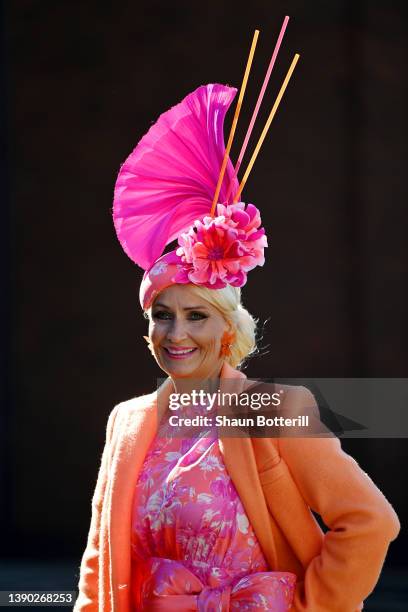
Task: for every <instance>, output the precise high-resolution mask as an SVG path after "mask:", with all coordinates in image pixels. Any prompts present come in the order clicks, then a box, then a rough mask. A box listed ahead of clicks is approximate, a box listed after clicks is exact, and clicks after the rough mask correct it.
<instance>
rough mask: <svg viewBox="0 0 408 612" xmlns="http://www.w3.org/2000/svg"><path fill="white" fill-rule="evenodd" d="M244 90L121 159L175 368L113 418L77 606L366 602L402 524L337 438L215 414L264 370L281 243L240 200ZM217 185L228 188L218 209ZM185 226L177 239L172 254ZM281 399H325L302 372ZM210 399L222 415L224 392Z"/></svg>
mask: <svg viewBox="0 0 408 612" xmlns="http://www.w3.org/2000/svg"><path fill="white" fill-rule="evenodd" d="M234 95H235V90H233V89H232V88H229V87H225V86H222V85H207V86H203V87H200V88H199V89H197V90H196V91H195V92H193V93H192V94H190V95H189V96H187V98H185V100H183V101H182V102H181V103H180V104H179V105H177V106H176V107H174V108H172V109H171V110H170V111H168V112H167V113H165V114H164V115H162V116H161V117H160V118H159V120H158V121H157V123H156V124H155V125H153V126H152V128H151V129H150V130H149V132H148V133H147V134H146V135H145V136H144V138H143V139H142V140H141V141H140V143H139V144H138V146H137V147H136V148H135V150H134V151H133V152H132V154H131V155H130V156H129V158H128V160H126V162H125V163H124V164H123V165H122V167H121V170H120V173H119V177H118V181H117V183H116V189H115V201H114V221H115V227H116V231H117V234H118V238H119V240H120V242H121V244H122V247H123V248H124V250H125V252H126V253H127V254H128V255H129V256H130V257H131V258H132V260H133V261H135V262H136V263H137V264H138V265H140V266H141V267H142V268H143V269H145V274H144V276H143V280H142V283H141V287H140V302H141V306H142V309H143V311H144V313H145V315H146V316H147V317H148V319H149V335H148V338H147V339H148V343H149V348H150V350H151V352H152V354H153V356H154V358H155V360H156V362H157V364H158V365H159V366H160V368H161V369H162V370H163V371H164V372H165V373H166V374H167V378H166V380H165V381H164V383H163V384H162V385H161V386H160V387H159V389H158V390H157V391H156V392H153V393H151V394H149V395H145V396H140V397H136V398H133V399H131V400H129V401H126V402H122V403H121V404H119V405H117V406H116V407H115V408H114V409H113V411H112V413H111V415H110V417H109V420H108V425H107V435H106V443H105V447H104V451H103V455H102V461H101V467H100V470H99V475H98V480H97V484H96V489H95V493H94V496H93V500H92V520H91V526H90V531H89V536H88V542H87V546H86V549H85V552H84V555H83V558H82V563H81V570H80V579H79V597H78V599H77V601H76V604H75V607H74V611H75V612H80V611H81V612H82V611H85V610H99V611H103V612H109V611H111V610H112V611H115V612H129V611H131V610H163V611H164V610H173V611H177V612H185V611H187V610H200V611H210V610H222V611H225V610H229V609H231V610H233V609H237V610H252V609H264V610H273V611H275V612H284V611H286V610H291V611H292V612H301V611H302V612H323V611H324V612H328V611H330V612H355V611H357V610H361V609H362V606H363V604H362V602H363V600H364V598H365V597H367V595H368V594H369V593H370V592H371V591H372V589H373V588H374V586H375V584H376V582H377V580H378V577H379V574H380V571H381V567H382V564H383V562H384V559H385V555H386V552H387V548H388V545H389V543H390V542H391V541H392V540H393V539H394V538H395V537H396V536H397V533H398V531H399V522H398V518H397V516H396V514H395V512H394V510H393V509H392V507H391V505H390V504H389V503H388V502H387V500H386V499H385V498H384V496H383V495H382V493H381V492H380V491H379V490H378V488H377V487H376V486H375V485H374V484H373V482H372V481H371V480H370V479H369V477H368V476H367V475H366V474H365V473H364V472H363V471H362V470H361V469H360V467H359V466H358V464H357V463H356V462H355V461H354V460H353V459H352V458H351V457H349V456H348V455H346V454H345V453H344V452H343V451H342V450H341V447H340V443H339V440H338V439H336V438H334V437H333V436H327V437H321V436H320V437H301V436H299V435H291V436H281V437H279V438H276V437H251V436H248V435H242V430H241V431H240V432H239V431H237V430H235V429H232V430H230V431H229V432H228V431H226V429H228V428H227V427H225V428H221V429H219V428H218V427H217V426H216V425H214V420H213V421H211V419H208V420H207V421H205V420H204V419H205V417H206V416H207V417H208V414H209V412H210V411H209V408H210V407H211V406H210V404H211V401H210V398H211V397H214V394H215V395H216V394H217V391H218V390H220V391H222V392H224V391H226V392H231V391H234V392H236V393H237V395H238V396H239V397H241V395H242V394H245V393H249V394H250V393H252V392H253V391H254V390H255V388H256V386H257V383H256V382H254V381H251V380H248V379H247V377H246V376H245V374H244V373H243V372H241V371H240V370H239V369H238V368H239V366H240V365H241V364H242V363H243V361H244V360H245V359H246V357H248V356H249V355H250V354H251V353H252V352H253V351H254V350H255V348H256V346H255V322H254V320H253V318H252V317H251V315H250V314H249V313H248V312H247V311H246V310H245V309H244V307H243V306H242V304H241V293H240V287H242V286H243V285H244V284H245V282H246V280H247V272H248V271H249V270H251V269H252V268H254V267H255V266H256V265H262V264H263V262H264V258H263V253H264V248H265V247H266V246H267V243H266V237H265V232H264V230H263V228H262V227H260V225H261V220H260V215H259V211H258V210H257V209H256V208H255V207H254V206H253V205H251V204H248V205H245V204H244V203H243V202H237V203H234V201H233V199H234V195H235V194H236V193H237V192H238V187H239V186H238V183H237V180H236V177H235V175H234V172H233V169H232V165H231V164H230V162H229V160H228V159H227V157H228V154H227V152H226V151H225V148H224V144H223V138H222V128H223V120H224V115H225V112H226V110H227V109H228V106H229V105H230V103H231V101H232V99H233V97H234ZM223 159H224V160H227V161H228V163H226V164H222V160H223ZM220 167H222V168H224V171H225V176H223V174H222V172H221V175H220V176H219V168H220ZM217 184H218V185H220V189H219V190H218V188H216V185H217ZM217 191H218V194H217ZM214 193H216V194H217V199H214V201H220V202H224V204H217V206H216V208H215V210H213V207H211V202H212V200H213V196H214ZM218 196H219V200H218ZM210 209H211V214H210V215H209V214H208V213H209V211H210ZM200 217H201V220H200ZM197 219H198V220H197ZM176 237H178V248H177V249H176V250H174V251H170V252H169V253H166V254H165V255H161V253H162V252H163V250H164V248H165V246H166V245H167V244H169V243H170V242H171V241H172V240H174V239H175V238H176ZM194 391H203V392H204V393H205V394H206V395H204V394H203V395H200V401H199V402H198V404H197V405H194V407H193V414H195V415H196V416H197V417H202V421H200V423H202V426H200V427H195V426H193V425H192V422H191V421H190V423H188V422H185V423H183V425H181V426H180V427H179V426H178V425H177V426H176V427H174V426H173V425H172V424H171V423H172V421H173V420H174V419H171V417H172V416H176V415H175V413H176V411H175V410H173V404H172V402H173V399H174V397H175V394H176V397H178V398H179V399H180V401H181V397H182V396H181V395H180V394H183V393H184V394H189V397H190V401H189V402H188V401H187V402H186V403H190V404H193V403H194V402H193V401H192V398H193V392H194ZM279 403H280V405H279V411H284V412H281V413H282V414H286V415H288V414H289V415H294V416H296V415H301V414H305V413H307V414H310V415H311V416H312V417H313V416H316V415H317V414H318V411H317V408H316V404H315V402H314V398H313V396H312V395H311V393H310V392H309V391H308V390H307V389H305V388H303V387H285V388H283V389H282V397H281V399H280V400H279ZM212 408H213V414H218V411H219V409H220V408H221V407H220V405H219V401H218V400H217V401H215V402H214V403H213V407H212ZM214 411H215V412H214ZM177 413H178V416H180V417H182V416H183V415H184V414H185V408H184V407H183V406H182V407H181V409H179V410H177ZM175 420H176V421H177V422H178V423H180V422H179V421H178V419H177V418H176V419H175ZM311 510H313V511H314V512H316V513H318V514H319V515H320V516H321V518H322V520H323V522H324V523H325V525H326V526H327V528H328V531H327V532H326V533H325V534H323V532H322V530H321V529H320V527H319V525H318V523H317V522H316V520H315V519H314V517H313V514H312V512H311Z"/></svg>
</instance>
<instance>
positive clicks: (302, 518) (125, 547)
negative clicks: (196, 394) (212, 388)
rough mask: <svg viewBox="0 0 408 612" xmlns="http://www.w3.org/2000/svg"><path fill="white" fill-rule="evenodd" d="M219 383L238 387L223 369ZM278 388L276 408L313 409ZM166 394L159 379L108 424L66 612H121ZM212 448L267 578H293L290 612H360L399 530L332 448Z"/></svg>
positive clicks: (281, 443)
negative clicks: (280, 404) (141, 478)
mask: <svg viewBox="0 0 408 612" xmlns="http://www.w3.org/2000/svg"><path fill="white" fill-rule="evenodd" d="M226 377H227V378H228V379H240V384H241V383H243V381H245V379H246V376H245V374H243V373H242V372H239V371H238V370H235V369H233V368H231V367H230V366H229V365H228V364H227V363H225V364H224V367H223V369H222V372H221V379H223V378H226ZM287 389H288V392H287V393H286V399H285V404H287V403H289V404H290V407H291V410H292V409H293V410H294V411H295V412H298V413H302V410H303V408H304V407H305V406H310V404H311V401H312V402H314V398H313V396H312V394H311V393H310V392H309V391H308V390H307V389H305V388H304V387H287ZM172 391H174V389H173V385H172V383H171V380H170V379H169V378H168V379H167V380H166V381H165V383H164V384H163V385H162V387H160V389H159V390H158V392H154V393H151V394H149V395H145V396H141V397H137V398H134V399H131V400H129V401H126V402H122V403H121V404H118V405H117V406H115V408H114V409H113V410H112V412H111V414H110V416H109V419H108V424H107V434H106V444H105V447H104V450H103V454H102V460H101V465H100V469H99V474H98V479H97V483H96V488H95V492H94V495H93V499H92V519H91V525H90V530H89V535H88V541H87V546H86V549H85V551H84V554H83V557H82V562H81V568H80V578H79V584H78V588H79V595H78V598H77V601H76V603H75V606H74V612H91V611H92V612H93V611H95V612H96V611H98V612H111V611H112V612H129V611H130V610H131V603H130V602H131V546H130V542H131V507H132V501H133V493H134V490H135V486H136V482H137V478H138V474H139V471H140V469H141V466H142V464H143V460H144V458H145V455H146V453H147V450H148V448H149V446H150V443H151V442H152V440H153V438H154V436H155V433H156V431H157V425H158V419H157V414H156V407H157V399H158V394H160V396H159V397H160V400H161V399H162V398H166V397H168V394H169V393H170V392H172ZM166 394H167V395H166ZM314 405H315V404H314ZM219 443H220V450H221V453H222V455H223V458H224V462H225V465H226V468H227V470H228V472H229V475H230V477H231V479H232V481H233V483H234V485H235V487H236V489H237V491H238V494H239V496H240V498H241V501H242V503H243V506H244V508H245V510H246V512H247V515H248V518H249V520H250V522H251V524H252V526H253V528H254V531H255V533H256V535H257V538H258V540H259V543H260V545H261V548H262V550H263V553H264V555H265V558H266V560H267V562H268V564H269V566H270V569H271V570H279V571H292V572H294V573H296V575H297V576H298V582H297V586H296V592H295V598H294V602H293V606H292V608H291V612H356V611H357V610H361V609H362V607H363V604H362V602H363V600H364V599H365V598H366V597H367V596H368V595H369V594H370V593H371V592H372V590H373V588H374V586H375V584H376V583H377V580H378V578H379V575H380V572H381V568H382V565H383V562H384V559H385V556H386V553H387V549H388V545H389V543H390V542H391V541H392V540H394V539H395V538H396V536H397V534H398V532H399V528H400V524H399V521H398V518H397V515H396V514H395V512H394V510H393V508H392V506H391V505H390V504H389V503H388V501H387V500H386V499H385V497H384V496H383V494H382V493H381V491H380V490H379V489H378V488H377V487H376V486H375V485H374V483H373V482H372V480H370V478H369V477H368V476H367V474H366V473H365V472H363V471H362V470H361V468H360V467H359V466H358V464H357V463H356V461H355V460H354V459H352V457H350V456H349V455H347V454H346V453H344V452H343V451H342V450H341V446H340V442H339V440H338V439H337V438H335V437H325V438H298V437H295V438H245V437H237V438H232V437H223V436H220V438H219ZM310 509H312V510H314V511H315V512H317V513H318V514H319V515H320V516H321V517H322V519H323V521H324V523H325V525H327V527H328V531H327V533H325V534H323V532H322V531H321V529H320V527H319V525H318V524H317V522H316V520H315V518H314V517H313V514H312V513H311V511H310Z"/></svg>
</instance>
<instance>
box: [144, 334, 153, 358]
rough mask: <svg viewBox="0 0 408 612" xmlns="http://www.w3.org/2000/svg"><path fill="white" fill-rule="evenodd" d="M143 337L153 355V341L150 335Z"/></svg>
mask: <svg viewBox="0 0 408 612" xmlns="http://www.w3.org/2000/svg"><path fill="white" fill-rule="evenodd" d="M143 338H144V339H145V340H146V342H147V346H148V348H149V351H150V352H151V353H152V355H153V348H152V343H151V342H150V338H149V336H143Z"/></svg>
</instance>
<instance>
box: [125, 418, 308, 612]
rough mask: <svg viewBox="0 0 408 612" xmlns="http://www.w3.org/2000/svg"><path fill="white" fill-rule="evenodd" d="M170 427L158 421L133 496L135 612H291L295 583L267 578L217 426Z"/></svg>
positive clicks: (279, 575) (288, 577)
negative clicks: (179, 431) (180, 434)
mask: <svg viewBox="0 0 408 612" xmlns="http://www.w3.org/2000/svg"><path fill="white" fill-rule="evenodd" d="M201 410H203V412H202V414H205V407H201ZM168 428H169V425H168V423H167V421H164V422H163V423H162V425H161V427H160V429H159V431H158V433H157V435H156V437H155V438H154V440H153V442H152V444H151V446H150V449H149V451H148V453H147V455H146V457H145V461H144V464H143V466H142V469H141V471H140V474H139V478H138V481H137V485H136V490H135V496H134V502H133V509H132V541H131V546H132V568H133V570H132V571H133V572H135V573H138V576H137V577H136V576H135V575H134V576H133V579H136V580H137V581H138V583H140V584H141V601H139V602H138V605H137V609H142V610H143V609H145V610H147V609H153V608H154V609H155V610H160V609H163V611H164V610H174V611H177V612H183V611H187V610H199V611H200V612H210V611H213V610H214V611H215V610H217V611H218V610H220V611H224V610H230V609H231V610H234V609H236V610H238V609H239V610H255V609H260V610H273V611H276V612H285V611H286V610H289V608H290V605H291V602H292V599H293V593H294V588H295V583H296V576H295V575H294V574H292V573H290V572H274V571H268V565H267V562H266V560H265V557H264V555H263V553H262V550H261V548H260V545H259V542H258V540H257V537H256V535H255V532H254V530H253V528H252V526H251V524H250V522H249V520H248V517H247V515H246V512H245V510H244V507H243V505H242V503H241V500H240V498H239V495H238V493H237V490H236V488H235V486H234V484H233V482H232V480H231V479H230V477H229V475H228V472H227V470H226V468H225V465H224V462H223V458H222V454H221V452H220V450H219V445H218V437H217V429H216V427H213V428H207V430H206V431H201V433H200V434H199V435H198V434H197V435H194V434H193V433H192V434H191V437H184V438H177V437H174V436H173V437H169V431H168ZM161 606H162V607H161Z"/></svg>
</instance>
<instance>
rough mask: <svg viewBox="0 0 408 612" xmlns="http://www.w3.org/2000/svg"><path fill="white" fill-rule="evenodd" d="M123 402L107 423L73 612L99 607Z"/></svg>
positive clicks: (111, 414) (91, 610)
mask: <svg viewBox="0 0 408 612" xmlns="http://www.w3.org/2000/svg"><path fill="white" fill-rule="evenodd" d="M119 407H120V404H118V405H117V406H115V407H114V408H113V410H112V412H111V413H110V415H109V418H108V423H107V426H106V440H105V446H104V449H103V453H102V458H101V463H100V467H99V472H98V477H97V481H96V486H95V491H94V494H93V497H92V515H91V524H90V528H89V533H88V540H87V544H86V548H85V551H84V553H83V555H82V561H81V567H80V575H79V582H78V590H79V594H78V597H77V599H76V601H75V605H74V608H73V612H97V611H98V573H99V532H100V523H101V513H102V502H103V497H104V494H105V488H106V481H107V473H108V462H109V457H110V444H111V440H112V433H113V428H114V423H115V418H116V415H117V412H118V409H119Z"/></svg>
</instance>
